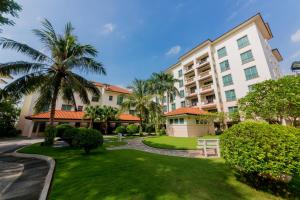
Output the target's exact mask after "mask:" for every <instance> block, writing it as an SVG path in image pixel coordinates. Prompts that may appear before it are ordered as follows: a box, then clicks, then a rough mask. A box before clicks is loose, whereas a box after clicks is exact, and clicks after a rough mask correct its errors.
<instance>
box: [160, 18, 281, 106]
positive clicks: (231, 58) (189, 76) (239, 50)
mask: <svg viewBox="0 0 300 200" xmlns="http://www.w3.org/2000/svg"><path fill="white" fill-rule="evenodd" d="M272 38H273V35H272V32H271V30H270V27H269V25H268V24H267V23H265V22H264V20H263V18H262V16H261V15H260V14H259V13H258V14H256V15H255V16H253V17H251V18H249V19H248V20H246V21H245V22H243V23H241V24H240V25H238V26H236V27H234V28H233V29H231V30H230V31H228V32H226V33H224V34H223V35H221V36H220V37H218V38H217V39H215V40H206V41H204V42H202V43H201V44H199V45H198V46H196V47H195V48H193V49H191V50H190V51H188V52H187V53H185V54H184V55H182V56H181V57H180V58H179V60H178V62H177V63H176V64H174V65H172V66H170V67H169V68H168V69H167V70H166V71H165V72H166V73H171V74H173V76H174V78H176V79H179V80H180V81H179V82H178V83H176V87H177V88H178V90H179V91H180V95H175V97H173V100H172V101H171V102H170V105H169V108H170V109H169V111H172V110H176V109H178V108H181V107H198V108H200V109H202V110H206V111H211V112H213V111H223V112H232V111H234V110H236V109H237V100H238V99H240V98H242V97H244V96H245V95H246V94H247V92H248V91H249V90H251V86H252V85H254V84H256V83H258V82H262V81H264V80H268V79H277V78H278V77H280V76H281V72H280V67H279V62H280V61H281V60H282V57H281V55H280V53H279V51H278V50H277V49H272V48H271V47H270V45H269V43H268V40H270V39H272ZM164 109H165V111H166V112H167V111H168V110H167V106H166V101H165V107H164Z"/></svg>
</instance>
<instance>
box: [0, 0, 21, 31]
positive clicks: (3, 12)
mask: <svg viewBox="0 0 300 200" xmlns="http://www.w3.org/2000/svg"><path fill="white" fill-rule="evenodd" d="M21 10H22V7H21V6H20V5H19V4H18V3H16V2H15V1H13V0H1V2H0V26H2V25H14V24H15V22H14V21H13V20H11V19H9V18H8V17H7V16H8V15H11V16H12V17H18V12H19V11H21ZM0 32H1V29H0Z"/></svg>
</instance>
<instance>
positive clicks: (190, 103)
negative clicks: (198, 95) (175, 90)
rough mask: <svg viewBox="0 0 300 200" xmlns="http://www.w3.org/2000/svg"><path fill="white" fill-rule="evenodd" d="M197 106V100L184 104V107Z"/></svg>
mask: <svg viewBox="0 0 300 200" xmlns="http://www.w3.org/2000/svg"><path fill="white" fill-rule="evenodd" d="M196 106H198V101H189V102H187V104H186V107H196Z"/></svg>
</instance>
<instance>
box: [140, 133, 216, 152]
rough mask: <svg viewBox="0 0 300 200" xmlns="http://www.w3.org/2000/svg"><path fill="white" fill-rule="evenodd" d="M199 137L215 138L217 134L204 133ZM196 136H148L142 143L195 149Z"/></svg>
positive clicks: (157, 146) (156, 146) (171, 147)
mask: <svg viewBox="0 0 300 200" xmlns="http://www.w3.org/2000/svg"><path fill="white" fill-rule="evenodd" d="M200 138H203V139H215V138H219V136H217V135H206V136H202V137H200ZM197 140H198V138H197V137H188V138H183V137H171V136H156V137H148V138H145V139H144V140H143V143H144V144H146V145H148V146H150V147H154V148H160V149H178V150H179V149H183V150H184V149H197Z"/></svg>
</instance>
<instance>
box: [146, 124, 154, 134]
mask: <svg viewBox="0 0 300 200" xmlns="http://www.w3.org/2000/svg"><path fill="white" fill-rule="evenodd" d="M145 132H147V133H154V132H155V127H154V125H153V124H147V125H146V127H145Z"/></svg>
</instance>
